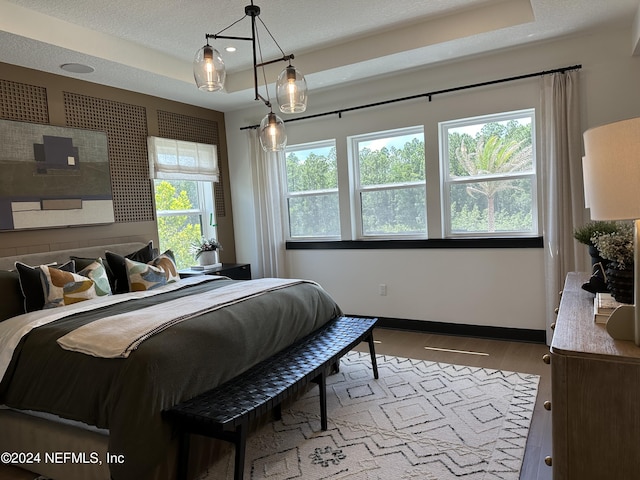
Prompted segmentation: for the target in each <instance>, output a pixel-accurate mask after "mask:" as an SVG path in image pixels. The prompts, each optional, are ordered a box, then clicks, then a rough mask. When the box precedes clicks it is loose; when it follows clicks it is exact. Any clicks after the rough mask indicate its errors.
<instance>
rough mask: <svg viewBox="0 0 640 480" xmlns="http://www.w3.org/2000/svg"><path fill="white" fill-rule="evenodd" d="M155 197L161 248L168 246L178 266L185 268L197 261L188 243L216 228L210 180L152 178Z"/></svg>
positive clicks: (209, 234) (207, 234)
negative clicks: (153, 179)
mask: <svg viewBox="0 0 640 480" xmlns="http://www.w3.org/2000/svg"><path fill="white" fill-rule="evenodd" d="M154 182H155V183H154V185H155V201H156V213H157V217H158V237H159V240H160V250H161V251H164V250H167V249H170V250H171V251H173V253H174V256H175V258H176V264H177V266H178V268H188V267H190V266H192V265H194V264H195V263H196V262H195V260H194V258H193V254H192V253H191V251H190V247H191V244H192V243H194V242H197V241H199V240H200V239H201V238H202V237H203V236H206V237H208V238H209V237H212V236H214V235H215V232H213V233H212V232H211V229H214V228H215V224H214V222H213V218H212V216H213V213H209V217H207V214H206V212H207V211H210V212H213V205H212V204H211V203H210V202H212V195H211V192H210V190H211V183H210V182H197V181H192V180H155V181H154Z"/></svg>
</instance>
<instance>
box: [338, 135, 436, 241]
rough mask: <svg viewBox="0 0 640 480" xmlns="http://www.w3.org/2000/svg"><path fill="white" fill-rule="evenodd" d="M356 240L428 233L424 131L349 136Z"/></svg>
mask: <svg viewBox="0 0 640 480" xmlns="http://www.w3.org/2000/svg"><path fill="white" fill-rule="evenodd" d="M350 145H351V159H352V167H353V185H354V188H353V191H354V204H355V211H356V212H357V214H356V218H355V221H356V226H357V232H358V233H357V236H358V238H376V237H385V238H389V237H392V238H399V237H413V238H424V237H425V236H426V233H427V214H426V183H425V181H426V177H425V156H424V130H423V127H412V128H405V129H400V130H393V131H387V132H378V133H371V134H367V135H359V136H356V137H350Z"/></svg>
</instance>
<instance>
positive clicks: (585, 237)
mask: <svg viewBox="0 0 640 480" xmlns="http://www.w3.org/2000/svg"><path fill="white" fill-rule="evenodd" d="M617 230H618V224H617V223H616V222H604V221H602V220H594V221H591V222H587V223H585V224H584V225H583V226H582V227H579V228H576V229H575V230H574V232H573V238H575V239H576V240H578V241H579V242H580V243H583V244H584V245H587V246H588V247H589V255H591V256H592V257H594V256H595V257H598V256H599V255H598V250H597V249H596V248H595V245H594V244H593V237H597V236H599V235H604V234H606V233H613V232H615V231H617Z"/></svg>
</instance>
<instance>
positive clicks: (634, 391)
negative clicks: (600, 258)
mask: <svg viewBox="0 0 640 480" xmlns="http://www.w3.org/2000/svg"><path fill="white" fill-rule="evenodd" d="M587 279H588V274H586V273H570V274H569V275H568V276H567V279H566V283H565V288H564V290H563V292H562V298H561V301H560V309H559V311H558V318H557V321H556V326H555V330H554V335H553V341H552V343H551V372H552V387H551V388H552V395H551V396H552V402H551V413H552V415H553V417H552V418H553V420H552V422H553V457H552V465H553V479H554V480H589V479H598V480H602V479H606V480H630V479H640V347H637V346H636V345H635V344H634V343H633V342H630V341H620V340H613V339H612V338H611V337H610V336H609V335H608V334H607V332H606V330H605V327H604V325H600V324H596V323H595V322H594V321H593V295H592V294H590V293H588V292H586V291H584V290H582V289H581V288H580V286H581V285H582V283H584V282H585V281H586V280H587ZM546 361H548V359H546Z"/></svg>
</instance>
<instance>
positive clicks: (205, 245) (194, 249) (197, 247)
mask: <svg viewBox="0 0 640 480" xmlns="http://www.w3.org/2000/svg"><path fill="white" fill-rule="evenodd" d="M216 250H222V245H220V242H218V240H216V239H215V238H205V237H202V238H201V239H200V240H199V241H197V242H193V243H192V244H191V246H190V247H189V251H190V252H191V253H192V254H193V255H194V256H195V258H196V260H197V259H198V257H199V256H200V255H201V254H202V253H204V252H215V251H216Z"/></svg>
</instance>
